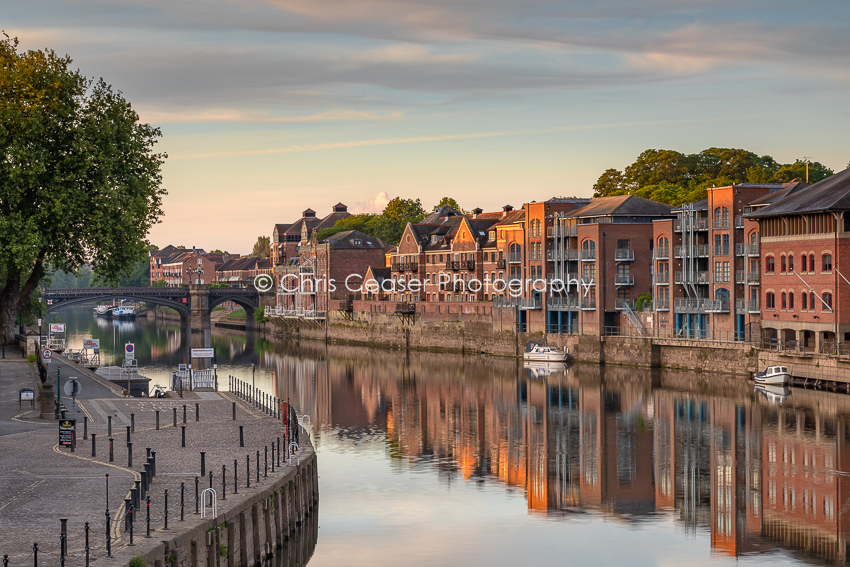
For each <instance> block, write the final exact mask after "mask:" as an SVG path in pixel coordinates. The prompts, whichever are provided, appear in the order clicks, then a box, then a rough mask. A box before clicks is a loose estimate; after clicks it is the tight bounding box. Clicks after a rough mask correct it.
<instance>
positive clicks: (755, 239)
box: [750, 231, 759, 246]
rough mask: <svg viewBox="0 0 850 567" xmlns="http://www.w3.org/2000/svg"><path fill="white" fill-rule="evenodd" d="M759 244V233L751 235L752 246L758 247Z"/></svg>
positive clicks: (754, 232)
mask: <svg viewBox="0 0 850 567" xmlns="http://www.w3.org/2000/svg"><path fill="white" fill-rule="evenodd" d="M758 243H759V233H758V232H756V231H753V232H751V233H750V244H751V245H753V246H756V245H757V244H758Z"/></svg>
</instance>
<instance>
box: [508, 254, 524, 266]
mask: <svg viewBox="0 0 850 567" xmlns="http://www.w3.org/2000/svg"><path fill="white" fill-rule="evenodd" d="M519 262H522V254H508V263H509V264H517V263H519Z"/></svg>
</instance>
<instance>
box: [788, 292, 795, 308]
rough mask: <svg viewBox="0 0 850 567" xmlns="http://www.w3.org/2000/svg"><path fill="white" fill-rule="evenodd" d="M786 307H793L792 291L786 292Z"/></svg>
mask: <svg viewBox="0 0 850 567" xmlns="http://www.w3.org/2000/svg"><path fill="white" fill-rule="evenodd" d="M788 309H794V292H793V291H791V292H789V293H788Z"/></svg>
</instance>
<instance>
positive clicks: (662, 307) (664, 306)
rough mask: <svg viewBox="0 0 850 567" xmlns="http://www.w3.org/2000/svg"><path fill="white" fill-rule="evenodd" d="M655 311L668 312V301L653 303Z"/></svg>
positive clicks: (662, 300)
mask: <svg viewBox="0 0 850 567" xmlns="http://www.w3.org/2000/svg"><path fill="white" fill-rule="evenodd" d="M653 305H654V306H655V310H656V311H670V300H669V299H661V300H657V301H655V302H653Z"/></svg>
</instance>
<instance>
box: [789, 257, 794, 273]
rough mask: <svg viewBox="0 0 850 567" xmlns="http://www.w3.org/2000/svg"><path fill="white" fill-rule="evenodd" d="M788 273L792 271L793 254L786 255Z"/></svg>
mask: <svg viewBox="0 0 850 567" xmlns="http://www.w3.org/2000/svg"><path fill="white" fill-rule="evenodd" d="M788 271H789V272H793V271H794V255H793V254H789V255H788Z"/></svg>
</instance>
